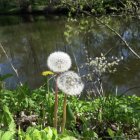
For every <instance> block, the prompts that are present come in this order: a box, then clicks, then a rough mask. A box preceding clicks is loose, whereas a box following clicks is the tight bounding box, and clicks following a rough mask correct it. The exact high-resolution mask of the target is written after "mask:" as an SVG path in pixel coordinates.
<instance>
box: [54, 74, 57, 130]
mask: <svg viewBox="0 0 140 140" xmlns="http://www.w3.org/2000/svg"><path fill="white" fill-rule="evenodd" d="M57 76H58V75H57ZM57 76H56V79H57ZM57 112H58V86H57V82H56V83H55V105H54V122H53V126H54V127H55V128H56V129H57Z"/></svg>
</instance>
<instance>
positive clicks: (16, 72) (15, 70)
mask: <svg viewBox="0 0 140 140" xmlns="http://www.w3.org/2000/svg"><path fill="white" fill-rule="evenodd" d="M0 48H1V49H2V51H3V52H4V54H5V56H6V57H7V59H8V61H9V62H10V65H11V67H12V69H13V70H14V72H15V74H16V76H17V78H18V79H19V83H20V85H21V86H22V85H23V84H22V82H21V81H20V78H19V74H18V71H17V69H16V68H15V67H14V65H13V64H12V62H11V61H10V58H9V56H8V55H7V53H6V51H5V49H4V47H3V46H2V44H1V43H0Z"/></svg>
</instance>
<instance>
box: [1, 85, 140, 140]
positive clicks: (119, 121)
mask: <svg viewBox="0 0 140 140" xmlns="http://www.w3.org/2000/svg"><path fill="white" fill-rule="evenodd" d="M63 98H64V95H63V94H62V93H59V108H58V116H59V118H58V120H59V123H58V124H59V127H58V131H56V130H55V129H54V128H53V127H52V126H53V113H54V112H53V108H54V93H53V92H52V91H49V89H48V88H47V87H41V88H39V89H36V90H30V89H29V88H28V87H27V86H22V87H18V88H17V89H15V90H13V91H10V90H5V89H2V90H1V91H0V112H1V113H0V114H1V115H0V139H1V140H4V138H6V140H11V139H12V138H13V139H17V138H18V140H28V139H29V140H44V139H48V140H59V139H62V140H63V139H72V140H74V139H78V140H79V139H81V140H82V139H83V140H85V139H86V140H93V139H99V140H103V139H107V140H108V139H113V140H116V139H119V140H123V139H139V129H140V97H137V96H123V95H122V96H111V95H110V96H107V97H100V98H99V97H98V98H94V99H91V98H87V99H84V100H81V99H79V98H77V97H68V105H67V123H66V129H65V132H64V133H63V134H59V130H60V128H61V127H60V126H61V121H62V100H63Z"/></svg>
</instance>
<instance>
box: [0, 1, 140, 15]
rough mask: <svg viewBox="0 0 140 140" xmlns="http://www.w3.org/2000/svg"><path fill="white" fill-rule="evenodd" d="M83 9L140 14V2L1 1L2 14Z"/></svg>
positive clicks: (57, 12)
mask: <svg viewBox="0 0 140 140" xmlns="http://www.w3.org/2000/svg"><path fill="white" fill-rule="evenodd" d="M81 11H88V12H89V13H92V14H94V15H101V14H120V13H121V14H124V13H125V14H132V15H134V14H135V15H136V14H140V2H139V1H137V0H134V1H133V0H124V1H123V2H122V1H119V2H114V1H113V0H110V1H109V2H107V1H106V0H103V1H101V0H98V1H96V2H90V1H89V2H87V3H85V2H82V1H79V2H74V1H71V0H69V2H63V1H61V0H60V1H58V2H51V3H49V2H40V3H37V2H36V3H35V2H30V0H29V1H26V0H25V1H24V2H22V3H17V2H14V1H13V2H9V3H7V2H5V3H4V1H3V2H0V15H19V14H21V15H22V14H48V15H50V14H63V15H67V14H68V13H69V12H71V13H73V14H80V13H81Z"/></svg>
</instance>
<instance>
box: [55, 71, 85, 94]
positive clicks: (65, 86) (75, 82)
mask: <svg viewBox="0 0 140 140" xmlns="http://www.w3.org/2000/svg"><path fill="white" fill-rule="evenodd" d="M57 85H58V88H59V89H60V90H62V91H63V92H64V93H65V94H67V95H79V94H80V93H81V92H82V91H83V89H84V84H83V82H82V80H81V77H79V76H78V74H77V73H75V72H73V71H67V72H65V73H62V74H61V75H60V76H59V77H58V78H57Z"/></svg>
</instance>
